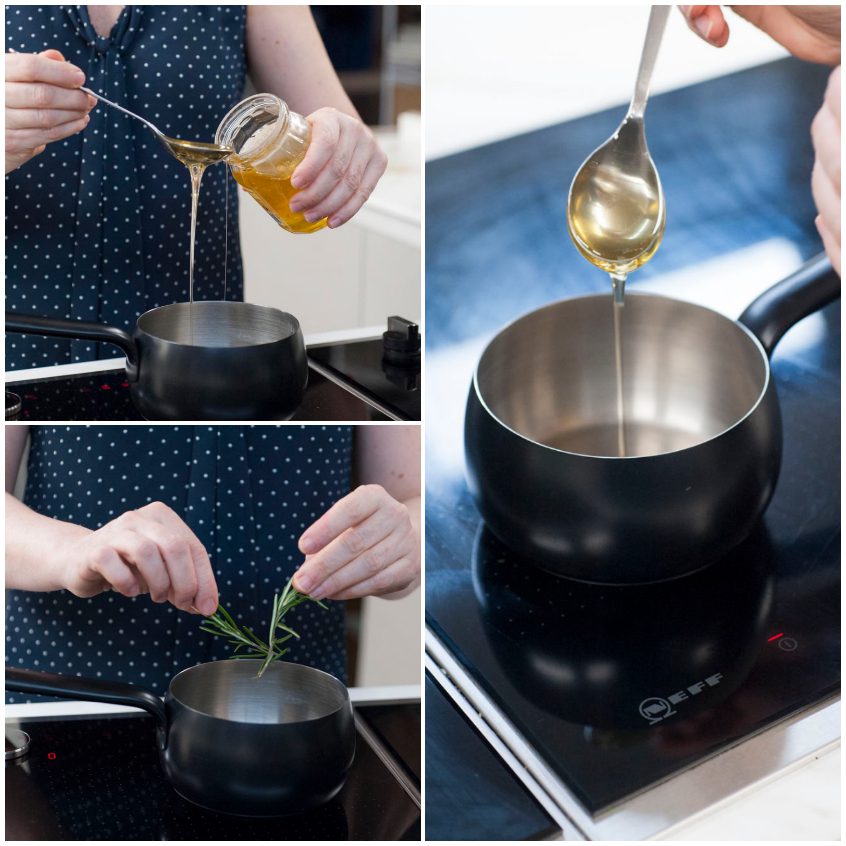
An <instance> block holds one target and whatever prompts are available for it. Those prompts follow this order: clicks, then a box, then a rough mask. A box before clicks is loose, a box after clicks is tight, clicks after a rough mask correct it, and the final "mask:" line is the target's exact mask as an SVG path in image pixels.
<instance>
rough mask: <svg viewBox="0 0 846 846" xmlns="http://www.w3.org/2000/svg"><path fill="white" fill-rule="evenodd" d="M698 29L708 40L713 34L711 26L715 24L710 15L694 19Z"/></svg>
mask: <svg viewBox="0 0 846 846" xmlns="http://www.w3.org/2000/svg"><path fill="white" fill-rule="evenodd" d="M693 25H694V26H695V27H696V31H697V32H698V33H699V34H700V35H701V36H702V37H703V38H704V39H705V40H706V41H707V40H708V38H709V36H710V35H711V27H712V26H713V25H714V23H713V21H712V20H711V18H710V17H709V16H708V15H700V16H699V17H698V18H696V19H695V20H694V21H693Z"/></svg>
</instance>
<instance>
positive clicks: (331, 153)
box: [291, 126, 358, 222]
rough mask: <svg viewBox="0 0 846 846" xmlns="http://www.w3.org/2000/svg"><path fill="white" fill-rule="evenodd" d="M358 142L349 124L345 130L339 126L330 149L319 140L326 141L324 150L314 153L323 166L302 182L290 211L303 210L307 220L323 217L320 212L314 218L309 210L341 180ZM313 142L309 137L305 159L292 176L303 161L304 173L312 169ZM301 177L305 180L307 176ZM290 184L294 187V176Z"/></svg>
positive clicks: (298, 171)
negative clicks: (306, 167)
mask: <svg viewBox="0 0 846 846" xmlns="http://www.w3.org/2000/svg"><path fill="white" fill-rule="evenodd" d="M357 142H358V136H357V133H355V132H353V131H351V128H350V127H349V126H347V127H346V129H344V127H343V126H339V129H338V135H337V137H336V138H335V140H334V141H333V146H332V147H331V148H329V146H328V143H327V142H319V143H320V145H321V146H322V145H323V144H324V143H326V146H327V149H325V150H323V149H321V150H318V152H317V156H318V157H319V160H320V161H324V165H323V167H322V168H321V169H320V171H319V172H318V173H317V174H315V176H314V177H313V178H311V179H308V181H307V182H305V183H304V184H305V186H306V187H304V188H302V189H301V190H299V191H298V192H297V194H296V195H295V196H294V198H293V199H292V200H291V211H301V212H304V213H306V220H309V221H310V222H311V221H312V220H320V218H321V217H324V216H325V215H319V216H317V217H314V216H313V215H312V214H311V213H310V212H311V210H316V209H317V206H318V203H320V201H321V200H324V199H325V198H326V197H328V196H329V194H330V193H331V192H332V191H333V189H334V188H335V186H337V185H338V184H339V183H341V182H342V181H343V179H344V176H345V175H346V173H347V171H348V169H349V167H350V165H351V163H352V161H353V155H354V153H355V149H356V144H357ZM315 143H316V142H315V140H314V139H312V142H311V145H310V146H309V148H308V152H307V153H306V156H305V158H304V159H303V160H302V162H301V164H300V166H299V167H298V168H297V170H296V171H294V175H295V176H297V175H300V173H301V169H302V168H303V167H304V165H306V164H309V170H307V171H305V172H306V173H310V172H311V165H310V163H309V162H308V157H309V156H310V155H311V151H312V150H313V149H314V146H315ZM302 178H303V179H307V177H302ZM300 181H302V180H300ZM291 184H292V185H294V187H295V188H296V187H297V185H295V184H294V177H291Z"/></svg>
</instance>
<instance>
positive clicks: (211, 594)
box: [136, 502, 218, 616]
mask: <svg viewBox="0 0 846 846" xmlns="http://www.w3.org/2000/svg"><path fill="white" fill-rule="evenodd" d="M136 513H137V514H139V515H140V516H142V517H143V518H145V519H149V520H152V521H153V522H154V523H157V524H159V525H160V526H162V527H163V528H164V529H165V530H166V531H167V533H168V534H167V535H162V537H163V538H164V537H169V538H171V539H173V542H174V544H175V546H174V550H175V552H176V554H177V560H179V561H181V560H182V558H181V555H182V550H181V547H180V546H178V544H177V540H176V539H178V543H180V544H181V543H184V544H185V545H186V548H187V554H188V560H189V561H190V568H191V578H190V579H188V578H186V574H185V573H183V572H182V571H181V570H180V571H179V573H178V578H177V581H176V582H175V583H174V588H175V590H176V591H177V594H176V595H178V597H179V602H174V604H176V605H178V607H180V608H183V610H189V611H190V610H192V609H191V606H192V605H193V606H194V607H195V608H196V610H197V611H199V613H201V614H204V615H205V616H208V615H210V614H214V612H215V611H216V610H217V606H218V591H217V582H216V580H215V577H214V570H213V569H212V565H211V560H210V559H209V555H208V552H207V551H206V548H205V547H204V546H203V544H202V543H201V542H200V539H199V538H198V537H197V536H196V535H195V534H194V533H193V532H192V531H191V529H190V528H189V527H188V526H187V525H186V523H185V522H184V521H183V520H182V519H181V518H180V517H179V515H178V514H176V512H175V511H173V509H171V508H168V506H166V505H165V504H164V503H162V502H152V503H150V504H149V505H145V506H144V507H143V508H140V509H138V511H137V512H136ZM168 569H170V562H169V561H168ZM192 586H193V587H192ZM189 590H193V594H192V595H191V597H188V601H187V602H186V601H185V600H186V592H187V591H189ZM171 601H172V602H173V601H174V600H173V599H171Z"/></svg>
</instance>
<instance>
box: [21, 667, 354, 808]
mask: <svg viewBox="0 0 846 846" xmlns="http://www.w3.org/2000/svg"><path fill="white" fill-rule="evenodd" d="M259 665H260V662H258V661H253V660H237V661H236V660H231V661H215V662H212V663H209V664H198V665H197V666H195V667H190V668H188V669H187V670H183V671H182V672H181V673H179V674H178V675H176V676H174V677H173V679H172V680H171V682H170V686H169V687H168V691H167V695H166V696H165V698H164V702H163V701H162V700H161V699H160V698H159V697H157V696H155V695H154V694H153V693H150V692H149V691H147V690H144V689H143V688H140V687H136V686H135V685H131V684H124V683H121V682H112V681H103V680H101V679H85V678H78V677H76V676H61V675H58V674H56V673H43V672H38V671H36V670H23V669H19V668H12V667H7V668H6V689H7V690H14V691H19V692H21V693H36V694H42V695H48V696H61V697H64V698H69V699H83V700H87V701H91V702H108V703H111V704H118V705H131V706H132V707H135V708H143V709H144V710H145V711H147V712H149V713H150V714H152V715H153V716H154V717H155V718H156V722H157V725H158V732H157V736H158V744H159V754H160V758H161V762H162V767H163V769H164V772H165V774H166V776H167V778H168V781H169V782H170V783H171V785H172V786H173V788H174V789H175V790H176V792H177V793H179V794H180V795H181V796H182V797H184V798H185V799H188V800H189V801H191V802H194V803H195V804H197V805H200V806H201V807H203V808H206V809H208V810H211V811H218V812H221V813H226V814H238V815H241V816H250V817H274V816H283V815H287V814H295V813H301V812H304V811H308V810H310V809H312V808H315V807H317V806H318V805H321V804H322V803H324V802H327V801H328V800H329V799H331V798H332V797H333V796H334V795H335V794H336V793H338V791H339V790H340V789H341V788H342V787H343V785H344V781H345V779H346V776H347V772H348V771H349V768H350V766H351V765H352V761H353V756H354V754H355V724H354V721H353V713H352V705H351V704H350V698H349V692H348V691H347V689H346V687H345V686H344V685H343V684H342V683H341V682H340V681H338V679H336V678H335V677H334V676H331V675H329V674H328V673H324V672H321V671H320V670H315V669H314V668H312V667H305V666H302V665H299V664H291V663H287V662H283V661H278V662H276V663H274V664H271V665H270V666H269V667H268V668H267V670H266V672H265V673H264V675H263V676H262V677H261V678H257V677H256V671H257V669H258V667H259Z"/></svg>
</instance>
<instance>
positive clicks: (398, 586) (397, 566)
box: [332, 558, 419, 600]
mask: <svg viewBox="0 0 846 846" xmlns="http://www.w3.org/2000/svg"><path fill="white" fill-rule="evenodd" d="M418 574H419V567H418V566H416V565H415V564H414V562H413V561H412V559H410V558H400V559H399V560H398V561H396V562H395V563H394V564H392V565H391V566H390V567H388V568H387V569H386V570H382V572H380V573H377V574H376V575H375V576H372V577H371V578H369V579H365V580H364V581H362V582H359V583H358V584H356V585H353V586H352V587H350V588H347V589H346V590H343V591H341V592H340V593H337V594H335V595H333V596H332V599H338V600H342V599H358V598H360V597H363V596H386V595H387V594H391V593H398V592H399V591H403V590H407V589H408V588H410V587H411V586H412V585H413V584H415V583H416V581H417V577H418Z"/></svg>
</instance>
